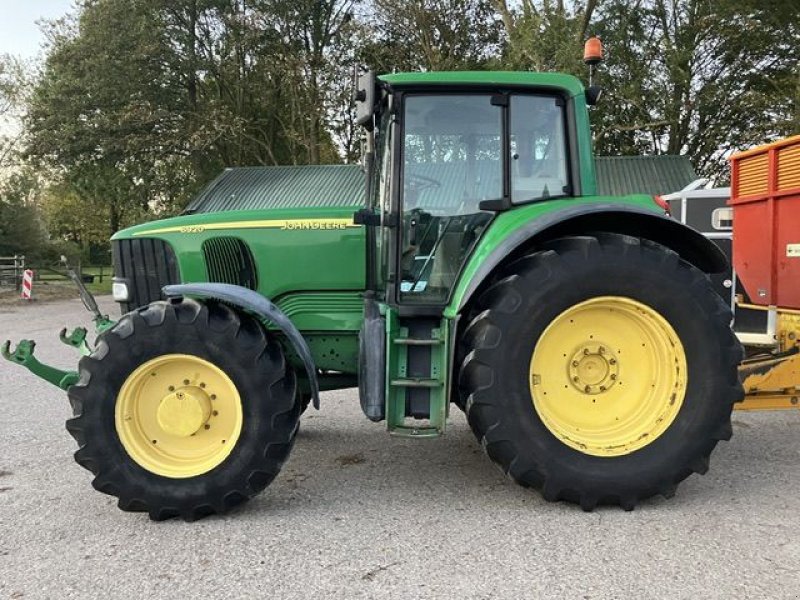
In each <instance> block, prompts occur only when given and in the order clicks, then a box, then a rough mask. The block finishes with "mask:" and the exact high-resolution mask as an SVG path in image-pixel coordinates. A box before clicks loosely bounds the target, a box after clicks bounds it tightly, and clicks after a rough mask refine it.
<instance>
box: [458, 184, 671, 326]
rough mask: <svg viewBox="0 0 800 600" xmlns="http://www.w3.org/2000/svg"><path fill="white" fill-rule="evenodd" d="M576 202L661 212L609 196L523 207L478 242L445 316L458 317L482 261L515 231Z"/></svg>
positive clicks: (637, 199)
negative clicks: (463, 300) (462, 301)
mask: <svg viewBox="0 0 800 600" xmlns="http://www.w3.org/2000/svg"><path fill="white" fill-rule="evenodd" d="M576 202H580V204H583V205H586V204H615V205H626V206H635V207H637V208H641V209H645V210H652V211H653V212H654V213H658V212H659V208H658V206H657V205H656V204H655V203H654V202H653V199H652V198H651V197H650V196H624V197H621V198H619V197H610V196H591V197H585V198H580V200H579V201H578V200H575V199H573V198H561V199H557V200H547V201H544V202H534V203H531V204H527V205H524V206H520V207H518V208H516V209H514V210H510V211H507V212H504V213H501V214H500V215H498V217H497V218H496V219H495V220H494V221H493V222H492V224H491V226H490V227H489V229H488V230H487V231H486V233H485V234H484V235H483V237H482V238H481V239H480V241H479V242H478V245H477V247H476V248H475V250H474V251H473V252H472V255H471V256H470V257H469V259H468V260H467V263H466V265H464V269H463V270H462V272H461V276H460V278H459V280H458V282H457V283H456V287H455V290H454V292H453V295H452V297H451V298H450V303H449V304H448V305H447V308H445V310H444V316H445V317H447V318H451V319H452V318H455V317H456V315H457V314H458V307H459V305H460V303H461V300H462V299H463V297H464V294H465V293H466V291H467V288H468V287H469V284H470V282H471V281H472V279H473V277H475V275H476V273H477V272H478V270H479V269H480V267H481V265H482V264H483V261H484V260H486V258H487V257H488V256H489V255H490V254H491V253H492V252H493V251H494V250H495V248H497V247H498V246H500V245H502V243H503V242H504V241H505V240H506V239H507V238H508V236H510V235H512V234H513V233H514V232H515V231H517V230H518V229H520V228H521V227H523V226H525V225H526V224H528V223H530V222H531V221H534V220H536V219H539V218H541V217H544V216H546V215H547V214H549V213H552V212H555V211H558V210H563V209H565V208H569V207H571V206H575V204H576Z"/></svg>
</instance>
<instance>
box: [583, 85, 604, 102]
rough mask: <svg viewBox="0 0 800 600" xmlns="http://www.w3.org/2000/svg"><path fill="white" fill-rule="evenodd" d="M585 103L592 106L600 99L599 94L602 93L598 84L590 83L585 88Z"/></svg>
mask: <svg viewBox="0 0 800 600" xmlns="http://www.w3.org/2000/svg"><path fill="white" fill-rule="evenodd" d="M585 94H586V104H588V105H589V106H594V105H595V104H597V102H598V101H599V100H600V96H602V95H603V88H601V87H600V86H599V85H590V86H589V87H588V88H586V92H585Z"/></svg>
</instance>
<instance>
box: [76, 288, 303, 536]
mask: <svg viewBox="0 0 800 600" xmlns="http://www.w3.org/2000/svg"><path fill="white" fill-rule="evenodd" d="M79 370H80V381H79V382H78V384H76V385H74V386H72V387H71V388H70V389H69V397H70V402H71V404H72V408H73V413H74V418H72V419H70V420H69V421H67V429H68V431H69V432H70V434H72V436H73V437H74V438H75V440H76V441H77V442H78V445H79V450H78V451H77V452H76V453H75V460H76V461H77V462H78V464H80V465H81V466H83V467H85V468H86V469H88V470H89V471H91V472H92V473H93V474H94V476H95V477H94V480H93V481H92V485H93V486H94V487H95V489H97V490H99V491H101V492H103V493H106V494H109V495H112V496H116V497H117V498H119V507H120V508H121V509H122V510H126V511H147V512H148V513H149V515H150V518H152V519H154V520H162V519H166V518H170V517H176V516H180V517H181V518H183V519H184V520H187V521H191V520H195V519H198V518H200V517H204V516H206V515H210V514H214V513H224V512H227V511H228V510H230V509H231V508H233V507H234V506H237V505H238V504H241V503H242V502H244V501H246V500H248V499H249V498H251V497H253V496H254V495H255V494H257V493H258V492H260V491H261V490H263V489H264V488H265V487H266V486H267V485H268V484H269V483H270V482H271V481H272V480H273V479H274V477H275V476H276V475H277V474H278V472H279V470H280V468H281V466H282V464H283V462H284V461H285V459H286V458H287V457H288V455H289V452H290V450H291V448H292V445H293V443H294V438H295V434H296V432H297V426H298V420H299V416H300V402H299V399H298V396H297V394H296V379H295V374H294V371H293V370H292V369H291V367H289V366H288V365H287V363H286V360H285V358H284V355H283V351H282V349H281V347H280V345H279V344H278V343H277V342H276V341H275V340H274V339H272V338H270V337H269V336H268V335H267V334H266V332H265V331H264V329H263V327H262V326H261V325H260V324H259V323H258V322H256V321H255V320H254V319H253V318H251V317H249V316H246V315H242V314H239V313H237V312H234V311H233V310H232V309H230V308H228V307H226V306H224V305H220V304H215V303H209V304H201V303H198V302H196V301H193V300H188V299H186V300H181V301H173V302H155V303H153V304H150V305H149V306H147V307H144V308H141V309H139V310H137V311H134V312H131V313H128V314H127V315H125V316H123V317H122V318H121V319H120V321H119V322H118V323H117V324H116V325H115V326H114V327H113V328H112V329H111V330H109V331H107V332H105V333H103V334H102V335H101V336H100V337H99V339H98V342H97V348H96V350H95V351H94V352H93V353H92V354H91V355H90V356H87V357H84V358H82V359H81V361H80V365H79Z"/></svg>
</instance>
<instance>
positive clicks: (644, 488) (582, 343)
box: [459, 234, 743, 510]
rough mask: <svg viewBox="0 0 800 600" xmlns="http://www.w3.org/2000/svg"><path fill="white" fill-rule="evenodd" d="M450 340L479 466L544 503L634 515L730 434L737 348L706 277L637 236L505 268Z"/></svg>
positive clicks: (576, 246) (579, 244)
mask: <svg viewBox="0 0 800 600" xmlns="http://www.w3.org/2000/svg"><path fill="white" fill-rule="evenodd" d="M472 308H473V310H472V312H471V315H472V320H471V322H469V324H468V326H467V327H466V329H465V331H464V334H463V335H462V339H461V348H460V356H461V357H462V358H463V360H462V365H461V371H460V375H459V393H460V402H461V403H462V404H463V405H464V406H465V408H466V413H467V419H468V421H469V424H470V426H471V428H472V430H473V432H474V433H475V435H476V437H477V438H478V440H479V441H480V443H481V444H482V446H483V448H484V450H485V451H486V453H487V454H488V455H489V457H490V458H491V459H492V460H493V461H494V462H496V463H497V464H498V465H499V466H500V467H501V468H502V469H503V471H504V472H505V473H507V474H508V475H509V476H510V477H511V478H513V479H514V480H515V481H517V482H518V483H520V484H522V485H525V486H532V487H536V488H538V489H540V490H541V491H542V493H543V495H544V497H545V498H546V499H547V500H551V501H556V500H567V501H570V502H575V503H579V504H580V505H581V506H582V507H583V508H584V509H585V510H591V509H592V508H594V507H595V506H596V505H597V504H618V505H620V506H622V507H623V508H625V509H632V508H633V507H634V506H635V505H636V504H637V503H638V502H639V501H640V500H642V499H644V498H648V497H650V496H653V495H656V494H662V495H664V496H666V497H669V496H672V495H673V494H674V491H675V488H676V486H677V484H678V483H679V482H681V481H682V480H683V479H685V478H686V477H688V476H689V475H690V474H691V473H692V472H697V473H704V472H705V471H706V470H707V469H708V464H709V456H710V454H711V452H712V450H713V449H714V447H715V446H716V445H717V442H718V441H719V440H727V439H729V438H730V436H731V421H730V418H731V411H732V408H733V404H734V403H735V402H738V401H740V400H741V399H742V396H743V393H742V388H741V386H740V384H739V381H738V377H737V365H738V364H739V361H740V360H741V356H742V351H741V346H740V344H739V343H738V341H737V339H736V337H735V336H734V334H733V332H732V331H731V328H730V322H731V313H730V310H729V309H728V307H727V306H726V305H725V304H724V303H723V302H722V300H721V298H720V297H719V296H718V294H717V293H716V292H715V291H714V289H713V288H712V286H711V284H710V282H709V279H708V278H707V277H706V276H705V275H704V274H703V273H702V272H700V271H699V270H697V269H696V268H694V267H693V266H692V265H690V264H688V263H687V262H685V261H683V260H682V259H680V257H679V256H678V255H677V254H675V253H674V252H672V251H670V250H669V249H667V248H665V247H663V246H660V245H657V244H654V243H652V242H649V241H646V240H640V239H637V238H632V237H627V236H620V235H612V234H598V235H595V236H591V237H589V236H587V237H571V238H562V239H559V240H556V241H554V242H551V243H550V244H548V245H547V246H546V247H544V248H542V249H540V250H539V251H537V252H534V253H532V254H529V255H527V256H524V257H522V258H520V259H518V260H516V261H514V262H513V263H512V264H509V265H508V266H506V267H505V269H503V271H502V272H501V273H500V274H499V275H498V277H497V278H496V279H495V280H494V281H493V282H492V283H491V284H490V285H489V286H488V288H487V289H486V290H485V291H484V292H483V293H482V294H481V296H480V297H479V298H478V300H477V303H476V305H475V306H473V307H472Z"/></svg>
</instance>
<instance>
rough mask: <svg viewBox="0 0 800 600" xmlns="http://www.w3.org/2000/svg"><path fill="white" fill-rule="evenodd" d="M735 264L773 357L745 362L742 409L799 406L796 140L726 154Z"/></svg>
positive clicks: (799, 155) (799, 163) (799, 177)
mask: <svg viewBox="0 0 800 600" xmlns="http://www.w3.org/2000/svg"><path fill="white" fill-rule="evenodd" d="M731 167H732V178H731V199H730V201H729V205H730V206H732V207H733V264H734V269H735V271H736V275H737V277H739V278H740V280H741V282H742V284H743V286H744V289H745V291H746V292H747V295H748V296H749V297H750V302H751V303H752V304H751V305H750V308H760V309H761V310H765V311H766V312H767V314H768V317H767V324H768V326H767V332H766V334H767V336H768V337H770V338H774V348H773V352H772V353H770V354H765V355H764V354H762V355H760V356H755V357H753V358H751V359H749V360H746V361H745V362H744V363H743V364H742V367H741V368H740V376H741V379H742V382H743V384H744V387H745V392H746V393H747V397H746V400H745V406H744V407H745V408H754V409H760V408H789V407H800V401H799V398H800V135H797V136H794V137H790V138H787V139H784V140H780V141H777V142H773V143H771V144H766V145H764V146H759V147H757V148H753V149H752V150H748V151H746V152H741V153H739V154H735V155H733V156H732V157H731Z"/></svg>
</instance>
